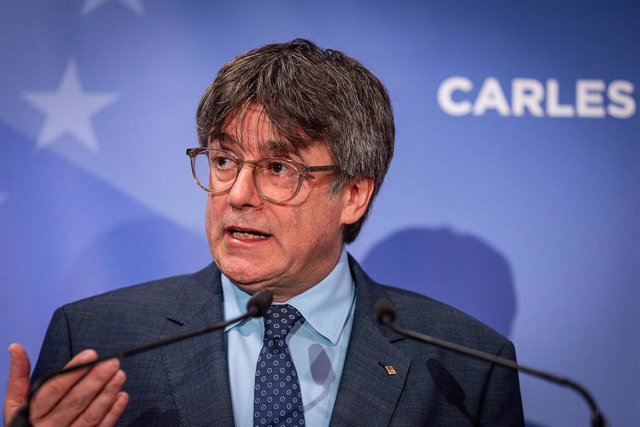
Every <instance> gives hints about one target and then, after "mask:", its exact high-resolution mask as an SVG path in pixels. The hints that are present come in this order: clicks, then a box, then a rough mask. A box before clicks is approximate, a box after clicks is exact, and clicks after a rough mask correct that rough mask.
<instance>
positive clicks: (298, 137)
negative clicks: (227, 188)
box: [210, 103, 318, 155]
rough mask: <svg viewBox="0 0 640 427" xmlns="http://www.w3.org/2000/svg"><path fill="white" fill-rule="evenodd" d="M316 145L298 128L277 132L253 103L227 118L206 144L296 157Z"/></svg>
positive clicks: (277, 128) (268, 119) (266, 115)
mask: <svg viewBox="0 0 640 427" xmlns="http://www.w3.org/2000/svg"><path fill="white" fill-rule="evenodd" d="M282 128H285V129H282ZM286 128H292V129H286ZM283 130H284V131H283ZM317 142H318V141H313V140H312V139H310V138H308V137H305V135H304V132H303V131H302V130H301V129H300V127H299V126H293V125H292V126H286V127H283V126H281V127H280V128H279V127H278V126H276V125H275V124H274V123H273V122H272V121H271V119H270V118H269V115H268V114H267V112H266V111H265V109H264V108H263V107H262V106H261V105H260V104H256V103H252V104H249V105H248V106H246V107H244V108H237V109H236V110H234V111H233V112H232V113H231V114H229V116H228V117H227V118H226V119H225V121H224V124H223V126H222V129H221V131H220V132H217V133H215V132H214V133H212V135H211V140H210V144H211V143H213V144H219V145H221V146H223V147H226V148H235V149H239V150H241V151H246V152H256V153H260V154H262V155H289V154H299V153H300V151H301V150H304V149H306V148H308V147H309V146H311V145H315V144H316V143H317Z"/></svg>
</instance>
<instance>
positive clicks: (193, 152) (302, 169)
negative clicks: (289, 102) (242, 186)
mask: <svg viewBox="0 0 640 427" xmlns="http://www.w3.org/2000/svg"><path fill="white" fill-rule="evenodd" d="M208 151H218V152H220V153H224V154H226V155H228V156H229V158H230V159H232V160H233V161H234V162H236V163H237V165H238V166H237V172H236V176H235V178H234V179H233V182H232V183H231V185H230V186H229V188H227V189H226V190H222V191H212V190H210V189H208V188H207V187H205V186H204V185H202V183H201V182H200V180H199V179H198V176H197V174H196V156H198V155H199V154H201V153H204V152H208ZM187 156H189V160H190V162H191V175H192V176H193V179H194V180H195V181H196V184H198V187H200V188H202V189H203V190H204V191H206V192H207V193H211V194H223V193H226V192H227V191H229V190H231V189H232V188H233V186H234V185H235V183H236V181H237V180H238V176H239V175H240V171H241V170H242V168H243V167H244V165H245V164H248V165H250V166H251V167H252V169H253V172H252V173H251V176H252V178H253V185H254V186H255V188H256V190H258V194H259V195H260V197H262V198H263V199H264V200H267V201H269V202H273V203H285V202H288V201H290V200H292V199H293V198H294V197H296V196H297V195H298V193H299V192H300V188H301V187H302V181H303V180H304V178H306V177H307V175H308V174H310V173H313V172H328V171H338V170H340V166H338V165H335V164H334V165H323V166H308V165H307V164H305V163H301V162H296V161H295V160H291V159H289V158H287V157H265V158H263V159H258V160H245V159H239V158H238V157H236V156H235V155H233V153H231V152H229V151H225V150H220V149H217V148H208V147H196V148H187ZM265 160H278V161H281V162H283V163H287V164H288V165H291V166H292V167H293V169H294V170H295V171H296V172H298V185H297V186H296V191H294V192H293V195H292V196H291V197H289V198H288V199H285V200H276V199H273V198H271V197H269V196H267V195H266V194H264V193H263V192H262V189H261V188H260V186H259V185H258V182H257V178H256V170H257V166H258V163H261V162H264V161H265Z"/></svg>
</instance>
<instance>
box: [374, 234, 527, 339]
mask: <svg viewBox="0 0 640 427" xmlns="http://www.w3.org/2000/svg"><path fill="white" fill-rule="evenodd" d="M364 267H365V270H366V271H367V272H368V273H369V274H370V275H371V277H372V278H373V279H374V280H376V281H378V282H381V283H384V284H388V285H392V286H398V287H401V288H404V289H409V290H412V291H415V292H419V293H421V294H424V295H427V296H429V297H431V298H434V299H437V300H439V301H442V302H444V303H446V304H449V305H451V306H453V307H456V308H458V309H460V310H462V311H464V312H465V313H468V314H470V315H471V316H473V317H475V318H477V319H479V320H481V321H483V322H484V323H486V324H487V325H489V326H491V327H492V328H494V329H495V330H496V331H498V332H500V333H501V334H503V335H506V336H509V335H510V333H511V327H512V326H513V320H514V317H515V313H516V298H515V290H514V283H513V277H512V274H511V268H510V267H509V264H508V262H507V260H506V258H505V257H504V256H503V255H502V254H500V253H499V252H498V251H497V250H496V249H494V248H492V247H491V246H490V245H489V244H488V243H486V242H484V241H483V240H481V239H479V238H477V237H474V236H472V235H469V234H460V233H456V232H454V231H452V230H451V229H448V228H442V229H430V228H419V227H416V228H408V229H404V230H401V231H399V232H397V233H394V234H392V235H391V236H389V237H387V238H386V239H384V240H383V241H382V242H380V243H378V244H377V245H375V246H374V247H373V249H371V251H370V252H369V253H368V254H367V256H366V257H365V259H364Z"/></svg>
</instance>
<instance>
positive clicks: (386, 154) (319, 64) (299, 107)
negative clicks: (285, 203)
mask: <svg viewBox="0 0 640 427" xmlns="http://www.w3.org/2000/svg"><path fill="white" fill-rule="evenodd" d="M254 103H257V104H259V105H261V106H262V108H263V109H264V112H265V114H266V115H267V117H268V118H269V120H270V121H271V123H272V124H273V126H274V128H275V129H276V130H277V132H278V133H279V134H280V135H281V136H282V137H284V138H286V139H287V142H288V143H289V144H291V147H290V149H291V151H292V152H297V151H299V150H301V149H304V148H306V147H308V146H309V145H310V144H312V143H314V142H320V143H322V144H326V146H327V147H328V149H329V151H330V152H331V155H332V157H333V161H334V162H335V163H336V164H337V165H338V166H339V167H340V172H339V173H338V174H337V176H336V177H335V180H334V182H333V185H332V188H331V192H332V193H333V194H337V193H339V192H340V190H341V189H342V188H344V186H345V185H346V184H347V183H349V182H350V181H351V180H357V179H362V178H367V177H372V178H373V181H374V191H373V196H372V199H371V202H373V199H374V198H375V196H376V195H377V193H378V191H379V190H380V186H381V185H382V182H383V180H384V177H385V175H386V173H387V170H388V169H389V164H390V163H391V157H392V156H393V144H394V136H395V128H394V123H393V113H392V111H391V103H390V101H389V95H388V94H387V91H386V89H385V87H384V86H383V84H382V83H381V82H380V80H379V79H378V78H377V77H376V76H374V75H373V74H372V73H371V72H370V71H369V70H367V69H366V68H365V67H364V66H363V65H362V64H360V63H359V62H358V61H356V60H355V59H353V58H351V57H349V56H347V55H345V54H344V53H342V52H339V51H337V50H331V49H321V48H319V47H318V46H317V45H315V44H314V43H313V42H311V41H308V40H303V39H296V40H293V41H291V42H288V43H278V44H270V45H266V46H263V47H260V48H257V49H254V50H251V51H249V52H247V53H244V54H242V55H240V56H238V57H237V58H235V59H233V60H232V61H230V62H228V63H227V64H225V65H224V66H223V67H222V68H221V69H220V71H219V72H218V75H217V76H216V78H215V80H214V81H213V83H211V85H210V86H209V88H207V90H206V91H205V93H204V95H203V96H202V99H201V100H200V105H199V106H198V112H197V115H196V123H197V129H198V138H199V140H200V144H201V145H202V146H206V145H207V144H208V142H209V140H210V138H212V137H215V136H216V135H217V134H220V133H221V132H222V129H223V126H224V125H225V123H226V121H227V119H228V118H230V117H231V116H232V115H234V114H238V113H240V114H241V113H242V112H243V111H244V110H245V109H246V108H247V107H248V106H249V105H251V104H254ZM370 207H371V203H369V206H368V207H367V210H366V212H365V214H364V215H363V216H362V218H361V219H360V220H359V221H358V222H356V223H354V224H349V225H347V226H345V228H344V230H343V241H344V242H345V243H350V242H352V241H353V240H355V238H356V237H357V235H358V233H359V232H360V229H361V228H362V225H363V223H364V221H365V219H366V217H367V215H368V213H369V209H370Z"/></svg>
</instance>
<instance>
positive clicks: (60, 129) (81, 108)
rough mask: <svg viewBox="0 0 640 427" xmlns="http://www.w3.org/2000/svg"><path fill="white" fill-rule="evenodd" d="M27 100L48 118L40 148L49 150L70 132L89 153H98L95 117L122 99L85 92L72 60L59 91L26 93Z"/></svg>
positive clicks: (39, 138)
mask: <svg viewBox="0 0 640 427" xmlns="http://www.w3.org/2000/svg"><path fill="white" fill-rule="evenodd" d="M23 97H24V98H25V99H26V100H27V101H28V102H29V103H30V104H31V105H32V106H33V107H35V108H37V109H38V110H40V111H41V112H42V113H43V114H44V115H45V116H46V119H45V123H44V126H43V127H42V130H41V131H40V135H39V136H38V143H37V145H36V147H37V148H43V147H46V146H47V145H50V144H52V143H53V142H54V141H55V140H56V139H57V138H59V137H60V136H62V135H64V134H65V133H69V134H71V135H73V136H74V137H75V138H76V139H77V140H78V141H79V142H81V143H82V144H83V145H84V146H85V147H87V148H88V149H89V150H91V151H93V152H96V151H98V141H97V139H96V135H95V132H94V130H93V126H92V124H91V116H93V115H94V114H95V113H97V112H99V111H100V110H102V109H104V108H105V107H107V106H108V105H109V104H111V103H113V102H114V101H115V100H116V98H117V97H118V96H117V95H116V94H107V93H92V94H89V93H88V92H83V90H82V86H81V84H80V79H79V77H78V70H77V67H76V63H75V61H74V60H71V61H69V63H68V64H67V67H66V68H65V70H64V75H63V76H62V81H61V82H60V85H59V86H58V89H57V90H55V91H47V92H44V91H38V92H36V91H29V92H24V93H23Z"/></svg>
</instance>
